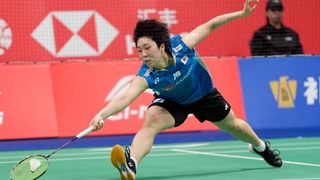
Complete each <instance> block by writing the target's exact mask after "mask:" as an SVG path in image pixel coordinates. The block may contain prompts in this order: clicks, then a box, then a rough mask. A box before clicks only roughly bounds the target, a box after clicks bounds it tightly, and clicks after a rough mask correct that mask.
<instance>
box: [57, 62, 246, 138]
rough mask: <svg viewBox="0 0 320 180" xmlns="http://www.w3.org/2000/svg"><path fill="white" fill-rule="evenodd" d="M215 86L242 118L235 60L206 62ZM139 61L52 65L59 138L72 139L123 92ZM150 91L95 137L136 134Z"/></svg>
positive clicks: (188, 127) (189, 124)
mask: <svg viewBox="0 0 320 180" xmlns="http://www.w3.org/2000/svg"><path fill="white" fill-rule="evenodd" d="M205 62H206V64H207V65H208V67H209V69H210V71H211V74H212V75H213V78H214V82H215V85H216V86H217V87H218V88H219V90H220V91H221V93H222V94H223V95H224V96H225V97H226V98H227V99H228V101H230V103H231V105H232V107H233V108H234V111H235V112H236V114H238V115H239V117H241V118H244V112H243V105H242V97H241V90H240V80H239V79H238V78H237V77H238V67H237V60H236V59H235V58H230V59H225V60H218V59H213V58H211V59H206V60H205ZM140 65H141V61H121V62H119V61H111V62H104V63H62V64H53V65H52V78H53V83H54V87H55V89H54V94H55V100H56V101H55V104H56V110H57V119H58V124H59V135H60V136H72V135H74V134H75V133H77V132H79V131H80V130H81V129H83V128H84V127H87V126H88V124H89V122H90V120H91V119H92V118H93V116H94V115H95V114H96V113H97V112H98V111H99V110H100V109H101V108H102V107H104V106H105V105H106V104H107V103H108V102H109V101H110V100H111V99H112V98H114V97H115V96H117V95H118V94H120V93H122V92H123V91H124V90H125V89H126V88H127V87H128V86H129V85H130V83H131V81H132V80H133V78H134V77H135V76H136V73H137V71H138V70H139V68H140ZM152 100H153V92H152V91H151V90H147V91H145V92H144V93H143V94H142V95H141V96H140V97H138V99H136V100H135V101H134V102H133V103H132V104H130V105H129V106H128V107H127V108H125V109H124V110H123V111H121V112H119V113H118V114H115V115H113V116H111V117H109V118H108V119H107V120H106V123H105V127H104V128H103V129H102V130H100V131H98V132H95V133H93V134H94V135H115V134H132V133H136V132H137V131H138V130H139V129H140V128H141V126H142V124H143V120H144V115H145V113H146V110H147V108H148V106H149V105H150V103H151V101H152ZM215 129H216V127H215V126H213V125H212V124H211V123H209V122H205V123H203V124H202V123H199V122H198V121H197V120H196V119H195V117H194V116H190V117H189V118H188V120H187V121H186V122H185V123H184V124H183V125H181V126H180V127H178V128H174V129H172V130H169V132H179V131H199V130H215Z"/></svg>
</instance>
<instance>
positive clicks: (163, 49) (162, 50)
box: [160, 43, 166, 52]
mask: <svg viewBox="0 0 320 180" xmlns="http://www.w3.org/2000/svg"><path fill="white" fill-rule="evenodd" d="M165 49H166V47H165V45H164V44H163V43H162V44H161V45H160V51H161V52H165Z"/></svg>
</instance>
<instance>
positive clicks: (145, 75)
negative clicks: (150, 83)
mask: <svg viewBox="0 0 320 180" xmlns="http://www.w3.org/2000/svg"><path fill="white" fill-rule="evenodd" d="M151 71H152V68H149V69H148V70H147V71H146V72H145V73H144V74H143V76H144V77H148V76H149V75H150V73H151Z"/></svg>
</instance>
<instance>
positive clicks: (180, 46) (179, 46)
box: [173, 44, 182, 53]
mask: <svg viewBox="0 0 320 180" xmlns="http://www.w3.org/2000/svg"><path fill="white" fill-rule="evenodd" d="M181 49H182V45H181V44H179V45H178V46H177V47H175V48H173V51H174V52H176V53H177V52H179V51H180V50H181Z"/></svg>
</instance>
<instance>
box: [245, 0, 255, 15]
mask: <svg viewBox="0 0 320 180" xmlns="http://www.w3.org/2000/svg"><path fill="white" fill-rule="evenodd" d="M258 2H259V0H246V2H245V3H244V5H243V10H242V16H243V17H245V16H248V15H250V14H251V13H252V12H253V11H254V10H256V8H257V4H254V5H253V6H252V7H251V5H252V3H258Z"/></svg>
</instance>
